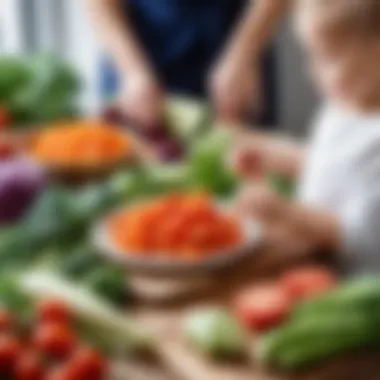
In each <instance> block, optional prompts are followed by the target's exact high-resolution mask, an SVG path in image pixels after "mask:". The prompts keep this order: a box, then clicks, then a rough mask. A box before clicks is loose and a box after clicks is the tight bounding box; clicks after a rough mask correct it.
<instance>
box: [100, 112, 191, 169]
mask: <svg viewBox="0 0 380 380" xmlns="http://www.w3.org/2000/svg"><path fill="white" fill-rule="evenodd" d="M101 116H102V118H103V119H104V120H105V121H107V122H109V123H113V124H116V125H120V126H123V127H127V128H128V129H129V130H130V131H132V132H134V133H136V134H137V135H138V136H140V137H141V138H142V139H143V140H144V141H146V142H147V143H148V144H150V146H151V147H152V148H153V150H154V151H155V152H156V154H157V156H158V158H159V159H160V160H161V161H163V162H175V161H179V160H181V159H182V158H183V157H184V154H185V150H184V147H183V146H182V144H181V143H180V142H179V141H178V140H176V139H175V138H174V137H173V136H171V134H170V132H169V129H168V128H166V127H165V125H163V124H156V125H152V126H149V127H146V126H145V127H142V126H139V125H136V123H135V122H134V121H133V120H131V119H130V118H128V116H126V115H124V114H123V113H122V112H121V110H120V109H119V108H118V107H116V106H109V107H108V108H106V109H105V110H103V113H102V115H101Z"/></svg>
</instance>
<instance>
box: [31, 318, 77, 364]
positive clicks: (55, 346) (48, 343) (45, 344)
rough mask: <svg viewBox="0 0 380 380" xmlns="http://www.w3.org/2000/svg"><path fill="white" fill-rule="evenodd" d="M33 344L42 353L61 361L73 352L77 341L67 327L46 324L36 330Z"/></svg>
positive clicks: (58, 324)
mask: <svg viewBox="0 0 380 380" xmlns="http://www.w3.org/2000/svg"><path fill="white" fill-rule="evenodd" d="M33 342H34V345H35V347H36V348H37V349H38V350H40V351H41V352H42V353H44V354H47V355H49V356H52V357H54V358H59V359H61V358H66V357H68V355H69V354H70V353H71V352H72V351H73V349H74V348H75V345H76V342H77V339H76V336H75V334H74V333H73V331H72V330H71V329H70V328H69V327H68V326H67V325H65V324H62V323H47V324H44V325H42V326H40V327H38V328H37V330H36V332H35V336H34V340H33Z"/></svg>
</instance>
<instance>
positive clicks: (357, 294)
mask: <svg viewBox="0 0 380 380" xmlns="http://www.w3.org/2000/svg"><path fill="white" fill-rule="evenodd" d="M374 307H375V308H376V307H380V279H379V278H378V277H374V276H370V277H361V278H358V279H356V280H354V281H351V282H349V283H347V284H344V285H343V286H341V287H340V288H338V289H337V290H335V291H332V292H331V293H329V294H326V295H323V296H320V297H318V298H316V299H313V300H310V301H306V302H303V303H301V304H300V305H299V306H298V307H296V309H295V311H294V313H293V318H300V317H302V316H306V315H310V316H311V315H314V314H316V313H319V314H321V313H329V312H331V311H341V310H352V309H355V310H356V309H363V308H365V309H368V310H371V309H372V308H374Z"/></svg>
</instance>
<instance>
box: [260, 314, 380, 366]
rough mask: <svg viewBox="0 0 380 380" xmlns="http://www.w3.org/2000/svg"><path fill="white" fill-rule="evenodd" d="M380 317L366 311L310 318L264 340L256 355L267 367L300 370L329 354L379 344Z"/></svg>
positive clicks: (281, 329) (286, 326)
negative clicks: (269, 365) (379, 319)
mask: <svg viewBox="0 0 380 380" xmlns="http://www.w3.org/2000/svg"><path fill="white" fill-rule="evenodd" d="M379 311H380V310H379ZM379 316H380V312H377V313H376V317H375V316H374V315H373V314H372V313H368V312H365V311H356V312H351V313H341V312H340V313H339V312H335V313H329V314H315V315H314V316H307V317H304V318H302V319H299V320H295V321H291V322H290V323H289V324H287V325H285V326H284V327H282V328H279V329H278V330H275V331H273V332H272V333H270V334H268V335H267V336H265V337H264V338H262V340H261V341H260V342H259V348H258V352H257V354H258V357H259V359H260V360H261V361H263V362H264V363H266V364H271V365H274V366H277V367H280V368H282V369H288V370H290V369H291V370H293V369H299V368H302V367H303V366H305V365H309V364H313V363H316V362H317V361H319V360H322V359H324V358H326V357H328V356H330V355H334V354H338V353H341V352H347V351H349V350H351V349H354V348H357V347H362V346H366V345H368V344H372V343H375V342H380V329H379V323H378V322H377V319H378V318H377V317H379Z"/></svg>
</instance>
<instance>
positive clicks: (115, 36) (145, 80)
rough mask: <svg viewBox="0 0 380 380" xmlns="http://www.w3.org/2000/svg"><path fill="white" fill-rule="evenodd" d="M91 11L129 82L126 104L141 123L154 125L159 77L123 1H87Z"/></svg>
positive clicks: (107, 47)
mask: <svg viewBox="0 0 380 380" xmlns="http://www.w3.org/2000/svg"><path fill="white" fill-rule="evenodd" d="M86 2H87V8H88V13H89V15H90V18H91V19H92V22H93V25H94V28H95V31H96V32H97V35H98V37H99V39H100V40H101V41H102V44H103V46H104V49H105V50H106V51H107V52H108V54H109V55H110V56H111V58H112V59H113V61H114V63H115V65H116V67H117V69H118V71H119V73H120V74H121V80H122V82H123V83H124V82H126V85H125V86H124V87H125V90H124V94H123V99H122V101H123V105H124V108H125V110H126V112H127V113H128V114H129V115H130V116H132V117H133V118H135V119H136V121H138V122H140V123H141V124H154V123H155V122H157V118H159V117H160V112H161V106H162V104H161V103H162V102H161V100H162V99H161V91H160V88H159V84H158V80H157V78H156V75H155V73H154V72H153V70H152V68H151V65H150V63H149V61H148V59H147V55H146V53H145V52H144V49H143V47H142V45H141V44H140V42H139V40H138V38H137V36H136V34H135V32H134V30H133V27H132V24H131V22H130V20H129V19H128V15H127V14H126V12H125V9H124V5H123V4H122V2H121V0H86Z"/></svg>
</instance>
